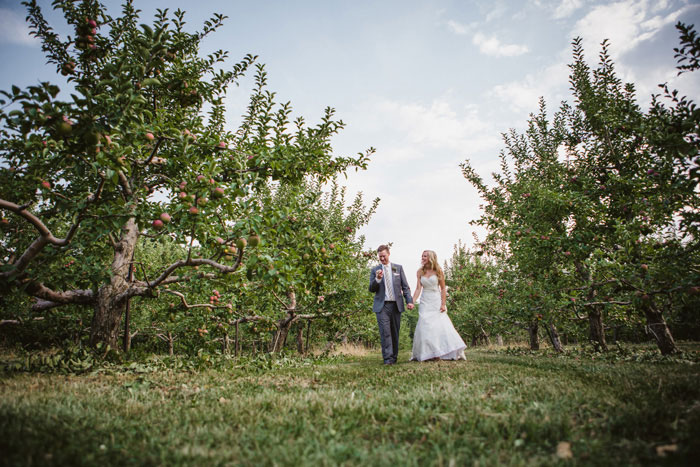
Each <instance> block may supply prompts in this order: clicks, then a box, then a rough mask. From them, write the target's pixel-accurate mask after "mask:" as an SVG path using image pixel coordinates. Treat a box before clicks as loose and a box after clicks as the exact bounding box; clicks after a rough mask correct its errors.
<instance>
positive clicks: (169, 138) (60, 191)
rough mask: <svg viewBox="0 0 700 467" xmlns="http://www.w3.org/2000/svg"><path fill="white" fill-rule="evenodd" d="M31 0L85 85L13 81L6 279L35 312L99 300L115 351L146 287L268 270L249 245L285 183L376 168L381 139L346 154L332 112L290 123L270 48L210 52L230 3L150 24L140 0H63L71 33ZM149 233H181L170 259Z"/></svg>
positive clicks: (3, 150)
mask: <svg viewBox="0 0 700 467" xmlns="http://www.w3.org/2000/svg"><path fill="white" fill-rule="evenodd" d="M25 5H26V6H27V8H28V12H29V16H28V20H29V22H30V24H31V27H32V34H34V35H35V36H36V37H38V38H39V39H40V40H41V42H42V47H43V50H44V52H45V54H46V57H47V60H48V62H49V64H51V65H53V66H55V67H56V71H57V73H60V74H62V75H63V76H65V77H66V79H67V80H68V83H69V85H70V86H71V87H72V90H71V91H72V92H71V94H70V97H69V98H68V99H66V98H65V97H63V98H59V97H60V96H61V95H60V90H59V88H58V86H56V85H54V84H51V83H40V84H39V85H36V86H31V87H29V88H27V89H25V90H22V89H19V88H18V87H13V88H12V89H11V90H10V91H6V92H3V95H4V99H5V100H4V101H3V102H2V104H3V105H4V107H3V110H1V111H0V121H1V122H2V127H1V129H0V187H1V188H0V209H2V210H3V211H4V214H3V217H2V220H1V225H0V226H1V227H2V231H1V232H0V235H1V237H0V289H1V291H2V293H3V295H7V294H12V295H14V294H17V293H20V292H24V293H27V294H28V295H30V296H32V297H34V298H35V299H36V301H35V303H34V304H33V309H34V310H35V311H42V310H46V309H51V308H55V307H58V306H64V305H66V304H77V305H83V306H90V307H93V308H94V309H95V314H94V316H93V320H92V323H91V328H90V331H91V342H92V343H93V345H94V344H96V343H98V342H104V343H107V344H109V345H110V346H112V347H113V348H115V347H116V341H117V334H118V328H119V322H120V320H121V317H122V315H123V314H124V312H125V310H126V307H127V303H128V302H129V300H131V299H132V298H133V297H141V299H142V300H145V299H149V298H153V297H157V296H158V295H160V294H163V293H166V292H164V290H166V286H169V285H172V284H186V283H194V282H198V281H199V286H197V285H189V286H187V287H189V288H192V289H194V290H195V291H197V290H199V292H200V293H201V292H204V291H205V289H206V288H210V287H207V286H205V285H203V279H207V280H214V279H216V278H219V277H222V276H227V275H231V274H233V273H234V272H236V271H238V270H239V268H240V267H241V265H246V266H245V268H246V270H248V271H252V270H254V269H255V266H256V265H255V264H252V263H254V262H255V260H256V259H257V258H258V256H257V255H256V254H254V253H252V254H248V253H247V251H248V250H249V249H251V248H248V249H246V244H250V246H251V247H252V246H253V244H254V243H258V241H259V240H257V239H259V238H260V237H261V235H262V234H263V232H265V231H266V229H270V227H271V226H273V225H276V223H279V222H282V221H283V220H284V219H285V218H288V217H289V211H287V212H286V213H283V212H278V211H275V210H274V209H273V208H272V206H264V205H263V203H261V202H260V199H261V198H264V197H265V196H267V195H266V194H267V193H269V192H270V184H271V183H277V184H280V185H282V186H283V185H287V184H289V185H292V186H293V185H296V184H299V183H302V182H303V181H304V180H307V177H308V178H311V179H314V180H316V181H317V182H324V181H328V180H330V179H332V178H333V177H334V176H335V175H337V174H340V173H344V172H345V171H346V170H347V169H349V168H352V167H355V168H363V167H365V166H366V163H367V160H368V155H369V154H370V153H371V152H372V150H371V149H370V150H369V151H367V152H366V153H364V154H362V153H360V154H358V155H357V156H354V157H340V156H335V155H334V154H333V153H332V148H331V145H330V139H331V137H332V136H333V135H334V134H336V133H337V132H338V131H339V130H340V129H342V128H343V122H342V121H338V120H335V119H334V111H333V109H331V108H328V109H326V112H325V114H324V116H323V118H322V119H321V121H320V123H318V124H317V125H316V126H307V125H306V123H305V121H304V119H303V118H301V117H299V118H297V119H295V120H294V121H293V122H292V121H290V114H291V112H292V109H291V106H290V104H289V103H283V104H277V102H276V100H275V97H276V96H275V93H273V92H271V91H269V90H268V89H267V76H266V72H265V70H264V67H263V66H262V65H254V62H255V60H256V57H254V56H251V55H248V56H246V57H244V58H243V60H241V61H240V62H239V63H237V64H235V65H233V67H231V68H230V69H229V70H223V69H220V68H219V67H221V66H225V62H226V61H227V58H228V56H227V53H226V52H224V51H221V50H219V51H216V52H214V53H212V54H210V55H208V56H200V54H199V46H200V42H201V41H202V40H203V39H204V38H205V37H207V36H209V35H211V34H213V33H214V32H215V31H216V30H217V29H219V28H220V27H221V26H222V24H223V21H224V19H225V18H224V17H223V16H221V15H214V16H213V17H212V18H211V19H210V20H208V21H206V22H205V24H204V26H203V28H202V30H201V31H199V32H195V33H190V32H187V31H186V29H185V21H184V12H182V11H181V10H177V11H175V12H174V13H173V14H172V15H170V14H169V13H168V12H167V10H166V11H162V10H159V11H158V13H157V15H156V17H155V19H154V21H153V23H152V24H151V25H146V24H139V11H138V10H136V9H135V7H134V5H133V3H132V2H131V1H126V2H125V3H124V5H123V7H122V11H121V13H120V15H119V16H117V17H112V16H110V15H109V14H108V13H107V11H106V9H105V7H104V6H103V5H102V4H101V3H99V2H98V1H94V0H90V1H84V2H80V3H76V2H71V1H55V2H54V3H53V5H54V7H55V8H56V9H58V10H60V11H61V12H62V14H63V16H64V18H65V20H66V22H67V23H68V25H69V26H70V27H72V28H73V30H74V34H75V35H74V36H68V37H66V38H61V37H59V36H58V34H56V33H55V32H54V30H53V28H52V27H51V26H50V25H49V24H48V23H47V21H46V20H45V19H44V16H43V14H42V12H41V10H40V8H39V7H38V5H37V4H36V2H35V1H28V2H25ZM253 66H255V83H256V87H255V89H254V91H253V94H252V96H251V98H250V104H249V106H248V108H247V111H246V113H245V115H244V117H243V122H242V124H241V126H240V127H239V128H238V130H237V131H235V132H231V131H229V130H228V129H227V127H226V122H225V120H224V110H225V109H224V98H225V96H226V94H227V91H228V89H229V87H230V85H231V84H235V83H236V82H237V81H238V80H239V79H240V78H241V77H242V76H243V74H244V73H245V72H246V71H247V70H249V69H250V68H251V67H253ZM6 216H7V217H6ZM287 228H289V227H287ZM273 235H274V234H273ZM166 237H167V239H166ZM143 238H152V239H154V240H161V241H163V242H164V244H169V245H171V249H170V250H169V251H170V253H173V256H171V257H170V258H168V259H169V262H165V261H164V260H165V258H163V261H154V262H153V263H147V262H146V261H145V260H147V259H152V258H148V255H149V253H148V251H144V252H143V253H145V254H144V255H142V251H141V247H143V245H145V243H144V242H140V239H143ZM253 239H256V240H253ZM265 240H271V239H265V238H264V237H263V242H264V241H265ZM222 247H226V248H228V250H227V251H228V253H227V252H226V251H224V250H222ZM234 251H235V253H234ZM276 260H279V258H274V259H272V261H271V262H274V261H276ZM132 264H134V265H137V266H138V267H136V268H135V269H133V270H131V269H130V267H131V265H132ZM291 273H292V271H289V274H288V275H285V277H292V274H291ZM271 275H272V274H271V271H268V273H267V276H266V277H264V279H271V277H270V276H271ZM309 279H312V278H309ZM272 282H274V280H273V281H272ZM232 293H235V290H234V291H232ZM200 329H202V328H200Z"/></svg>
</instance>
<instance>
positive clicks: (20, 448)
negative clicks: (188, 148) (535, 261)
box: [0, 349, 700, 466]
mask: <svg viewBox="0 0 700 467" xmlns="http://www.w3.org/2000/svg"><path fill="white" fill-rule="evenodd" d="M351 351H352V353H353V355H345V356H341V357H332V358H328V359H326V360H323V359H321V360H314V361H310V362H307V363H305V364H299V365H293V367H292V366H290V367H284V366H283V367H275V368H274V369H271V370H256V371H246V370H244V369H240V370H239V369H228V370H203V371H189V372H188V371H170V370H161V371H154V372H150V373H143V374H131V373H125V372H106V373H105V372H102V373H101V372H96V373H91V374H85V375H78V376H76V375H58V374H36V373H11V374H5V375H4V376H3V377H2V379H1V380H0V453H2V455H0V464H2V465H101V466H106V465H120V466H122V465H380V466H383V465H409V466H410V465H444V466H450V465H468V464H469V465H553V464H561V465H684V464H692V463H693V460H694V459H695V458H696V457H697V456H698V454H700V384H699V383H700V366H698V365H697V364H694V363H692V362H690V361H665V362H642V363H639V362H627V361H599V360H592V359H589V358H583V357H580V356H578V355H576V356H569V357H563V358H562V357H554V356H553V355H552V354H550V353H547V352H542V353H539V354H534V355H510V354H508V353H506V352H499V351H476V350H470V351H468V352H467V358H468V360H467V361H466V362H461V361H460V362H426V363H415V362H408V361H407V360H408V356H409V355H408V353H404V354H402V360H401V363H399V364H398V365H395V366H391V367H384V366H383V365H381V358H380V356H379V354H378V350H377V351H376V352H374V353H369V354H366V353H362V352H361V351H359V350H352V349H351ZM319 362H320V363H319ZM561 443H568V444H561ZM558 447H559V450H560V451H559V452H560V456H557V454H556V453H557V448H558ZM567 448H568V449H570V454H571V457H570V458H567V457H568V455H569V451H568V450H567Z"/></svg>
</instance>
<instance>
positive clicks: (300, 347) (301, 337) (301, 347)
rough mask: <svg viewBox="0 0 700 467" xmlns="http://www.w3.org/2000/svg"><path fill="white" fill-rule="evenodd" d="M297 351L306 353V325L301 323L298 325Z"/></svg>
mask: <svg viewBox="0 0 700 467" xmlns="http://www.w3.org/2000/svg"><path fill="white" fill-rule="evenodd" d="M297 353H299V354H300V355H302V354H303V353H304V325H303V324H301V323H299V326H298V327H297Z"/></svg>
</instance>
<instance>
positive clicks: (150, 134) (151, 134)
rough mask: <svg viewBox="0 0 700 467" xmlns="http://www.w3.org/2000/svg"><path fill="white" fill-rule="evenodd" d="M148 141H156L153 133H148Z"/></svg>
mask: <svg viewBox="0 0 700 467" xmlns="http://www.w3.org/2000/svg"><path fill="white" fill-rule="evenodd" d="M146 139H147V140H149V141H153V140H154V139H156V137H155V136H153V133H150V132H149V133H146Z"/></svg>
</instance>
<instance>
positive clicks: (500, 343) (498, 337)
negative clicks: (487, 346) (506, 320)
mask: <svg viewBox="0 0 700 467" xmlns="http://www.w3.org/2000/svg"><path fill="white" fill-rule="evenodd" d="M496 345H498V346H500V347H503V336H502V335H500V334H497V335H496Z"/></svg>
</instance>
